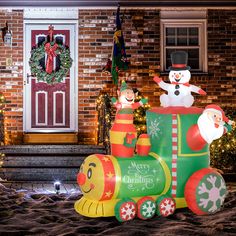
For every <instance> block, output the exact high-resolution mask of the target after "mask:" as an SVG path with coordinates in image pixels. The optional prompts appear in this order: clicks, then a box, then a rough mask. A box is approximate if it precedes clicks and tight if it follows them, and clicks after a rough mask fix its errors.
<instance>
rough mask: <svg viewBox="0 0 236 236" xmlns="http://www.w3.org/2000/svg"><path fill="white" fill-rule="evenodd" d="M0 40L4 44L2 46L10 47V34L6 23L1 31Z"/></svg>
mask: <svg viewBox="0 0 236 236" xmlns="http://www.w3.org/2000/svg"><path fill="white" fill-rule="evenodd" d="M1 30H2V39H3V42H4V46H6V47H11V46H12V32H11V31H10V30H9V28H8V23H7V22H6V26H5V27H3V28H2V29H1Z"/></svg>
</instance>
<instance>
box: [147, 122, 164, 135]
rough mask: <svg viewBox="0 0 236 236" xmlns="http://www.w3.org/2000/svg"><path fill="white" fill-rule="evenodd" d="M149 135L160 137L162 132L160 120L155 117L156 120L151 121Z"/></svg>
mask: <svg viewBox="0 0 236 236" xmlns="http://www.w3.org/2000/svg"><path fill="white" fill-rule="evenodd" d="M148 130H149V135H150V136H151V137H157V138H158V134H159V135H160V134H161V129H160V121H159V120H157V119H155V120H154V121H151V123H150V125H149V127H148Z"/></svg>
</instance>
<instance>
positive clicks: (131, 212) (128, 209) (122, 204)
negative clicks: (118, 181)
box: [115, 198, 137, 222]
mask: <svg viewBox="0 0 236 236" xmlns="http://www.w3.org/2000/svg"><path fill="white" fill-rule="evenodd" d="M136 213H137V206H136V202H135V201H134V200H132V199H130V198H126V199H122V200H120V201H119V202H118V203H117V204H116V206H115V216H116V219H117V220H118V221H120V222H124V221H128V220H133V219H134V217H135V216H136Z"/></svg>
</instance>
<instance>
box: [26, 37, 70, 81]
mask: <svg viewBox="0 0 236 236" xmlns="http://www.w3.org/2000/svg"><path fill="white" fill-rule="evenodd" d="M45 43H46V42H44V43H43V44H42V45H41V46H39V47H37V48H35V49H33V50H32V52H31V57H30V60H29V65H30V69H31V74H32V75H34V76H36V77H37V79H38V81H42V82H45V83H48V84H55V83H60V82H61V81H62V80H63V78H64V77H65V76H66V75H67V73H68V72H69V70H70V68H71V66H72V61H73V60H72V59H71V57H70V50H69V49H68V48H66V47H65V46H63V45H60V44H58V47H57V50H56V51H55V52H56V54H57V55H60V62H61V64H60V69H59V70H58V71H53V72H52V73H51V74H48V73H47V72H46V71H45V70H43V68H42V66H41V65H40V64H39V61H40V59H42V58H43V57H44V56H45V49H44V46H45ZM54 44H55V42H51V43H50V45H51V47H52V46H53V45H54Z"/></svg>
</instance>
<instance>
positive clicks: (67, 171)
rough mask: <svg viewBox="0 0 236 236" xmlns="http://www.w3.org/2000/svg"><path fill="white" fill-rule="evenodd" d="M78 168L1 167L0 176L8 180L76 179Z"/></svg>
mask: <svg viewBox="0 0 236 236" xmlns="http://www.w3.org/2000/svg"><path fill="white" fill-rule="evenodd" d="M78 172H79V168H59V167H57V168H1V172H0V178H2V179H3V180H8V181H52V182H54V181H57V180H59V181H76V178H77V174H78Z"/></svg>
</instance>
